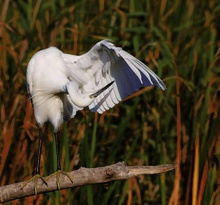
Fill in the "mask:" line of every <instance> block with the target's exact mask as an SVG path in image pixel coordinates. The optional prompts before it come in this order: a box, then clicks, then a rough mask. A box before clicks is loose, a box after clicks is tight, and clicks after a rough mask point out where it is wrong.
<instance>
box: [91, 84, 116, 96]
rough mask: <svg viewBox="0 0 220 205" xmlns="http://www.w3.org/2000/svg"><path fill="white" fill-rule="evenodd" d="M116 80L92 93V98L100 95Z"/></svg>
mask: <svg viewBox="0 0 220 205" xmlns="http://www.w3.org/2000/svg"><path fill="white" fill-rule="evenodd" d="M114 82H115V81H112V82H111V83H109V84H107V85H106V86H105V87H103V88H101V89H100V90H98V91H97V92H95V93H93V94H91V95H90V96H89V97H90V98H96V97H97V96H98V95H100V94H101V93H102V92H104V91H105V90H106V89H107V88H109V87H110V86H111V85H112V84H113V83H114Z"/></svg>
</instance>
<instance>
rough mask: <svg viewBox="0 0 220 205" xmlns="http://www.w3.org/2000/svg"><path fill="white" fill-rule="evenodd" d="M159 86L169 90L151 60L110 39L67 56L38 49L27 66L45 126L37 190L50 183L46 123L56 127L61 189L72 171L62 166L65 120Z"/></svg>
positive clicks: (30, 90) (33, 99)
mask: <svg viewBox="0 0 220 205" xmlns="http://www.w3.org/2000/svg"><path fill="white" fill-rule="evenodd" d="M154 85H157V86H158V87H159V88H161V89H162V90H164V89H165V88H166V86H165V84H164V83H163V81H162V80H161V79H160V78H159V77H158V76H157V75H156V74H155V73H154V72H153V71H152V70H150V69H149V68H148V67H147V66H146V65H145V64H143V63H142V62H141V61H139V60H138V59H137V58H135V57H133V56H132V55H130V54H128V53H127V52H125V51H124V50H123V49H122V48H119V47H115V46H114V45H113V44H112V43H110V42H108V41H107V40H103V41H100V42H98V43H97V44H96V45H95V46H93V47H92V48H91V49H90V50H89V51H88V52H87V53H85V54H83V55H81V56H75V55H70V54H65V53H63V52H62V51H60V50H59V49H57V48H56V47H50V48H47V49H44V50H41V51H39V52H37V53H36V54H35V55H34V56H33V57H32V58H31V60H30V62H29V64H28V68H27V90H28V94H29V97H30V99H31V102H32V105H33V108H34V115H35V118H36V121H37V123H38V125H39V130H40V131H39V140H40V141H39V151H38V159H37V168H36V175H35V176H34V177H33V178H32V179H31V180H34V181H35V194H37V190H36V183H37V182H36V181H37V180H38V178H41V179H42V180H43V181H44V183H46V181H45V180H44V179H43V178H42V177H41V176H40V155H41V148H42V137H43V134H42V127H43V125H44V123H45V122H47V121H50V122H51V123H52V125H53V126H54V136H55V141H56V149H57V171H58V172H57V173H56V174H57V176H58V177H57V185H58V188H60V187H59V174H66V173H65V172H62V171H61V167H60V158H59V141H58V138H57V131H58V128H59V126H60V125H61V124H62V123H63V121H64V120H66V121H68V120H70V119H71V118H73V117H74V116H75V114H76V112H77V111H78V110H81V109H83V108H84V107H86V106H89V109H90V110H91V111H92V112H96V111H97V112H98V113H100V114H101V113H103V112H104V111H106V110H108V109H110V108H112V107H113V106H114V105H115V104H117V103H118V102H119V101H121V100H122V99H124V98H125V97H127V96H128V95H131V94H132V93H134V92H136V91H138V90H139V89H140V88H141V87H144V86H154ZM66 175H67V174H66ZM67 176H68V175H67ZM68 177H69V176H68ZM69 179H70V180H71V178H70V177H69ZM29 181H30V180H29ZM29 181H28V182H29ZM71 181H72V180H71ZM28 182H27V183H28ZM27 183H25V185H24V186H26V184H27ZM24 186H23V187H24ZM23 187H22V189H23Z"/></svg>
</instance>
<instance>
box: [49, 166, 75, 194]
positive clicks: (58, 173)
mask: <svg viewBox="0 0 220 205" xmlns="http://www.w3.org/2000/svg"><path fill="white" fill-rule="evenodd" d="M61 174H63V175H65V176H67V177H68V178H69V180H70V181H71V182H72V183H73V180H72V179H71V177H70V176H69V174H68V173H67V172H64V171H61V170H58V171H56V172H54V173H52V174H51V175H50V176H48V177H47V178H46V181H48V180H49V179H50V178H51V177H53V176H54V175H56V178H57V182H56V183H57V188H58V189H59V190H60V175H61Z"/></svg>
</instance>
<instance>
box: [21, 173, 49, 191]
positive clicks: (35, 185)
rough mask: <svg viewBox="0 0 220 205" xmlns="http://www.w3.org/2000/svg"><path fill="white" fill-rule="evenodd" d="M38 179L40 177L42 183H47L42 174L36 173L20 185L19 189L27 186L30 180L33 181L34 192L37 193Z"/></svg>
mask: <svg viewBox="0 0 220 205" xmlns="http://www.w3.org/2000/svg"><path fill="white" fill-rule="evenodd" d="M38 179H41V180H42V181H43V184H46V185H47V182H46V180H45V179H44V178H43V176H41V175H40V174H36V175H34V176H33V177H32V178H31V179H29V180H28V181H26V182H25V183H24V184H23V185H22V186H21V190H23V189H24V187H26V186H27V184H28V183H30V182H32V181H33V182H34V194H35V195H37V182H38Z"/></svg>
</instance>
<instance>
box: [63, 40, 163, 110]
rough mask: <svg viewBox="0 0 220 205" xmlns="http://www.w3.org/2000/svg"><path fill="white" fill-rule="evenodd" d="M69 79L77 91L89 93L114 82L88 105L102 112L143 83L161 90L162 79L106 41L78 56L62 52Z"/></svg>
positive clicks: (136, 89)
mask: <svg viewBox="0 0 220 205" xmlns="http://www.w3.org/2000/svg"><path fill="white" fill-rule="evenodd" d="M63 60H64V61H65V63H66V65H67V68H68V72H69V74H68V75H69V79H70V81H73V82H76V84H77V85H78V87H79V89H81V91H80V92H82V93H83V92H88V93H89V92H93V91H96V90H99V89H101V88H102V87H104V86H106V85H107V84H109V83H110V82H112V81H114V83H113V84H112V86H110V87H109V88H108V89H107V90H106V91H104V92H103V93H101V94H100V95H99V96H97V97H96V98H95V100H94V102H93V103H92V104H90V105H89V108H90V110H91V111H93V112H95V111H97V112H99V113H102V112H104V111H105V110H108V109H110V108H112V107H113V106H114V105H115V104H117V103H118V102H119V101H121V100H122V99H124V98H125V97H127V96H129V95H131V94H132V93H134V92H136V91H138V90H139V89H140V88H141V87H144V86H154V85H157V86H158V87H159V88H161V89H162V90H164V89H165V88H166V86H165V84H164V83H163V81H162V80H161V79H160V78H159V77H158V76H157V75H156V74H155V73H154V72H153V71H152V70H150V69H149V68H148V67H147V66H146V65H145V64H143V63H142V62H141V61H139V60H138V59H137V58H135V57H134V56H132V55H130V54H129V53H127V52H125V51H124V50H123V49H122V48H119V47H115V46H114V45H113V44H112V43H110V42H108V41H107V40H103V41H100V42H98V43H97V44H96V45H95V46H93V47H92V48H91V49H90V51H88V52H87V53H85V54H84V55H81V56H72V55H69V54H63Z"/></svg>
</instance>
